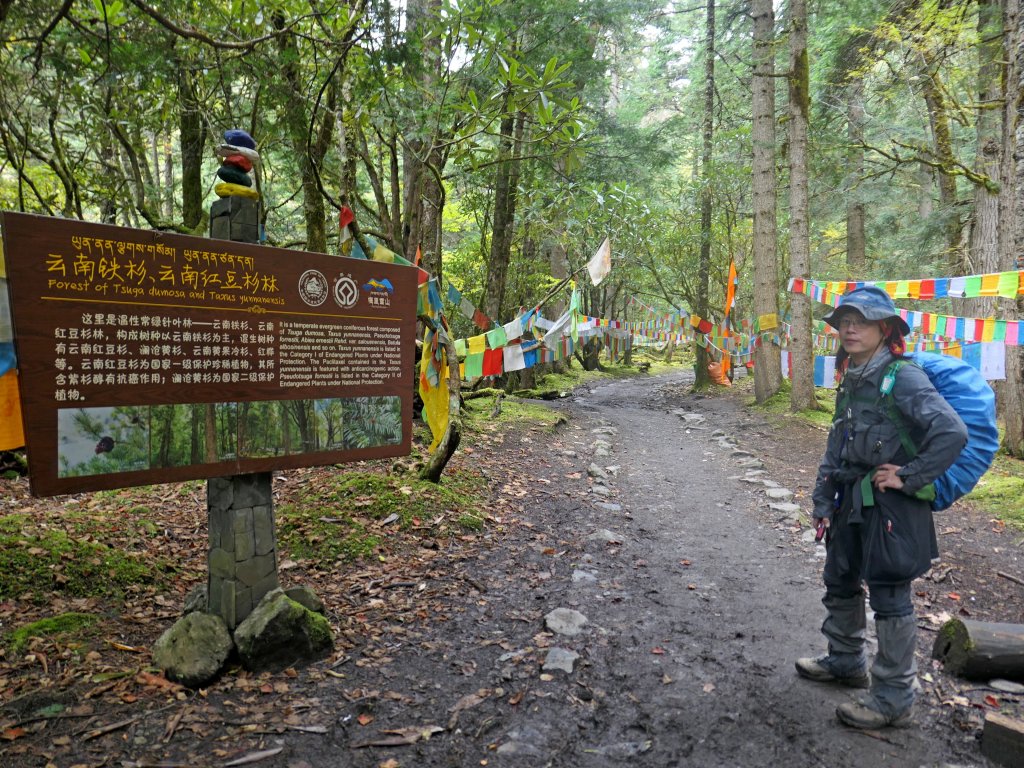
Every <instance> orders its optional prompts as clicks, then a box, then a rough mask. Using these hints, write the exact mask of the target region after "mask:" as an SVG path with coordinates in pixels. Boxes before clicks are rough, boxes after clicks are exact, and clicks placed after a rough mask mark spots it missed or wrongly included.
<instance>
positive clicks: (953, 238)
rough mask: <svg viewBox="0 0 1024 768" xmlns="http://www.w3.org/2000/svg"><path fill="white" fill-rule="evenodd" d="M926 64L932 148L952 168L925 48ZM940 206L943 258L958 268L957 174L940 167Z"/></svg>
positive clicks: (933, 66) (940, 96) (940, 99)
mask: <svg viewBox="0 0 1024 768" xmlns="http://www.w3.org/2000/svg"><path fill="white" fill-rule="evenodd" d="M924 56H925V62H926V64H927V67H926V71H925V75H924V86H923V91H924V100H925V106H927V107H928V117H929V120H930V121H931V129H932V142H933V145H934V148H933V150H932V152H933V154H934V155H935V159H936V161H937V162H939V163H940V164H941V165H942V167H943V168H950V169H951V168H953V167H954V166H955V164H956V159H955V158H954V156H953V132H952V128H951V126H950V120H949V112H948V110H947V109H946V97H945V95H944V89H945V86H944V85H942V83H941V82H940V80H939V71H938V67H939V65H938V63H937V62H935V61H934V58H935V57H934V54H929V53H928V52H927V51H926V52H925V54H924ZM938 181H939V208H940V209H941V213H942V216H943V218H944V219H945V225H944V226H943V230H944V231H945V234H946V260H947V263H948V264H949V265H950V267H951V268H953V269H961V268H962V264H961V263H960V262H961V261H962V259H961V254H960V250H961V249H960V234H961V231H962V229H963V227H962V223H961V221H960V212H959V210H958V209H957V195H956V178H955V177H954V176H951V175H950V174H949V173H944V172H943V171H942V169H939V174H938Z"/></svg>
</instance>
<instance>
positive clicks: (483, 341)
mask: <svg viewBox="0 0 1024 768" xmlns="http://www.w3.org/2000/svg"><path fill="white" fill-rule="evenodd" d="M466 347H467V348H468V349H469V354H471V355H482V354H483V353H484V351H485V350H486V349H487V337H486V336H485V335H484V334H480V335H479V336H470V337H469V338H468V339H466Z"/></svg>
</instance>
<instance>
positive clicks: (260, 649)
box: [235, 589, 334, 671]
mask: <svg viewBox="0 0 1024 768" xmlns="http://www.w3.org/2000/svg"><path fill="white" fill-rule="evenodd" d="M235 646H236V647H237V648H238V655H239V658H240V660H241V662H242V666H244V667H245V668H246V669H248V670H252V671H260V670H266V669H271V670H274V669H283V668H285V667H288V666H291V665H293V664H295V663H297V662H303V661H313V660H315V659H319V658H322V657H323V656H325V655H327V654H328V653H330V651H331V649H332V648H333V647H334V638H333V637H332V635H331V627H330V624H328V623H327V619H325V618H324V617H323V616H321V615H320V614H319V613H315V612H313V611H311V610H309V609H308V608H306V607H304V606H302V605H300V604H299V603H297V602H295V601H294V600H292V599H291V598H290V597H288V596H287V595H286V594H285V593H284V592H283V591H282V590H280V589H275V590H273V591H272V592H269V593H267V594H266V595H265V596H264V597H263V599H262V600H261V601H260V603H259V605H257V606H256V608H255V609H254V610H253V612H252V613H250V614H249V616H248V618H246V619H245V621H243V622H242V623H241V624H239V625H238V627H237V628H236V629H235Z"/></svg>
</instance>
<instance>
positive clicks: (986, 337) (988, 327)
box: [981, 317, 996, 341]
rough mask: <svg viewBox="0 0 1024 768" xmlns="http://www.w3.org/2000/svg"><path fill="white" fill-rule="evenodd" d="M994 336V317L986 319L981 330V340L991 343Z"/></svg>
mask: <svg viewBox="0 0 1024 768" xmlns="http://www.w3.org/2000/svg"><path fill="white" fill-rule="evenodd" d="M995 335H996V319H995V318H994V317H986V318H985V325H984V327H983V328H982V329H981V340H982V341H992V339H993V337H994V336H995Z"/></svg>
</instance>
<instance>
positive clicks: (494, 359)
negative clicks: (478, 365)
mask: <svg viewBox="0 0 1024 768" xmlns="http://www.w3.org/2000/svg"><path fill="white" fill-rule="evenodd" d="M504 356H505V352H504V350H501V349H485V350H484V365H483V371H482V373H481V375H483V376H501V370H502V360H503V359H504Z"/></svg>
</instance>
